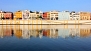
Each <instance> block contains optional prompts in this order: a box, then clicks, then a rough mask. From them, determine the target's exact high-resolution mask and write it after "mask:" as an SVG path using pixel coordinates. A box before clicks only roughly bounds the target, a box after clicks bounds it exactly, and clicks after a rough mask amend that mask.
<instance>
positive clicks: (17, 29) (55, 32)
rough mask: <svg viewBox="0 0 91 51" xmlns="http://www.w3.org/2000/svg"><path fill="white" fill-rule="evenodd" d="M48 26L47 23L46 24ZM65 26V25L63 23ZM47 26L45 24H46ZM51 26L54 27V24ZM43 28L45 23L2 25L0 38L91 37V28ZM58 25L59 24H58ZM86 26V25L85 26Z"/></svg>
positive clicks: (0, 26)
mask: <svg viewBox="0 0 91 51" xmlns="http://www.w3.org/2000/svg"><path fill="white" fill-rule="evenodd" d="M46 26H47V25H46ZM62 26H65V25H62ZM44 27H45V26H44ZM49 27H53V26H52V25H51V26H49ZM49 27H47V28H43V25H40V26H38V25H0V30H1V31H0V38H5V37H13V36H15V37H17V38H19V39H30V38H32V37H35V38H36V37H37V38H43V37H48V38H60V37H61V38H69V37H70V38H74V37H83V38H84V37H90V35H91V28H86V27H85V28H69V26H68V28H63V27H62V28H60V26H59V28H56V27H55V26H54V27H53V28H49ZM57 27H58V26H57ZM83 27H84V26H83Z"/></svg>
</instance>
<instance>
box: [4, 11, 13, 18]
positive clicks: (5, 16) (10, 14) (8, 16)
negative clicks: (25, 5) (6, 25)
mask: <svg viewBox="0 0 91 51" xmlns="http://www.w3.org/2000/svg"><path fill="white" fill-rule="evenodd" d="M4 19H13V13H12V12H5V13H4Z"/></svg>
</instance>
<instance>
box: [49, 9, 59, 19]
mask: <svg viewBox="0 0 91 51" xmlns="http://www.w3.org/2000/svg"><path fill="white" fill-rule="evenodd" d="M58 13H59V11H56V10H53V11H50V20H58Z"/></svg>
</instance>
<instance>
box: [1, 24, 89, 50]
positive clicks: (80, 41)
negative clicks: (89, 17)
mask: <svg viewBox="0 0 91 51" xmlns="http://www.w3.org/2000/svg"><path fill="white" fill-rule="evenodd" d="M0 51H91V26H90V25H0Z"/></svg>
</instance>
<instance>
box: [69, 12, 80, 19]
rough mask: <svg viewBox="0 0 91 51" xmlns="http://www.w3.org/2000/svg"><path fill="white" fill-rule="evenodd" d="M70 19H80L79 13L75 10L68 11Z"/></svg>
mask: <svg viewBox="0 0 91 51" xmlns="http://www.w3.org/2000/svg"><path fill="white" fill-rule="evenodd" d="M70 20H80V14H79V13H76V12H74V11H73V12H71V13H70Z"/></svg>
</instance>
